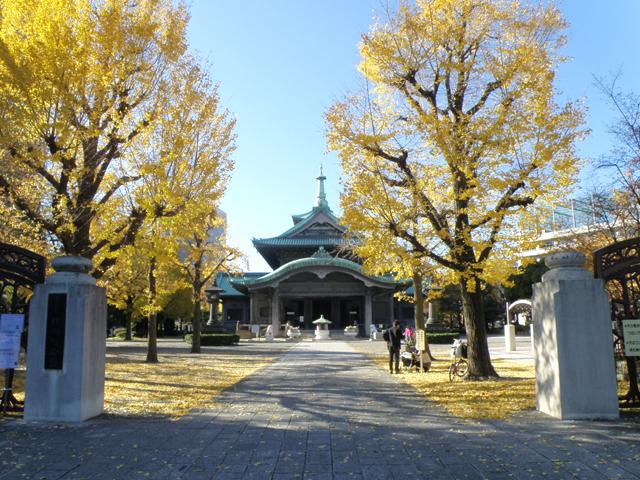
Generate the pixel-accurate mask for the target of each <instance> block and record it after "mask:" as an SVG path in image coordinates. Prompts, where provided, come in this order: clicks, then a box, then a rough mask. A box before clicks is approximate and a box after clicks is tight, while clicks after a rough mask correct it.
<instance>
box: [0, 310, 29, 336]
mask: <svg viewBox="0 0 640 480" xmlns="http://www.w3.org/2000/svg"><path fill="white" fill-rule="evenodd" d="M23 327H24V315H23V314H22V313H3V314H2V315H0V332H6V333H15V332H18V333H22V328H23Z"/></svg>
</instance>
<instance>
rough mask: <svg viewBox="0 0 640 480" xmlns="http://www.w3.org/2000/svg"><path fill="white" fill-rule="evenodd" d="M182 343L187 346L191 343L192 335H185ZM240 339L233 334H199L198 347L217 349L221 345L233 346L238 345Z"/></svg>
mask: <svg viewBox="0 0 640 480" xmlns="http://www.w3.org/2000/svg"><path fill="white" fill-rule="evenodd" d="M184 341H185V342H187V343H188V344H191V343H192V342H193V333H187V334H186V335H185V336H184ZM239 341H240V337H239V336H238V335H236V334H234V333H202V334H200V345H201V346H203V347H217V346H221V345H233V344H234V343H238V342H239Z"/></svg>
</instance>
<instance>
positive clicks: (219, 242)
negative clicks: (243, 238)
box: [174, 204, 242, 353]
mask: <svg viewBox="0 0 640 480" xmlns="http://www.w3.org/2000/svg"><path fill="white" fill-rule="evenodd" d="M214 206H215V204H214ZM194 226H195V227H196V228H194ZM176 227H177V228H176ZM174 228H175V229H176V233H177V237H176V238H177V240H178V243H179V245H180V254H179V255H178V256H177V262H176V263H177V266H178V268H179V270H180V271H181V272H182V274H183V275H184V277H185V279H186V282H187V283H188V284H189V285H190V286H191V302H192V305H193V314H192V325H193V336H192V342H191V353H200V343H201V342H200V338H201V337H200V334H201V327H202V326H201V324H200V323H201V322H200V320H201V316H202V298H203V295H204V288H205V286H206V285H208V284H210V283H211V282H212V279H214V278H215V275H216V273H217V272H219V271H221V270H225V271H227V272H228V271H230V269H232V268H233V265H234V262H235V261H237V260H238V259H240V258H241V256H242V254H241V253H240V252H239V251H238V250H236V249H234V248H231V247H229V246H228V245H227V242H226V234H225V233H226V232H225V230H226V222H225V221H224V218H223V216H222V215H221V214H220V211H219V210H218V209H212V208H211V206H209V208H208V210H207V209H205V210H204V211H202V212H201V214H200V215H199V216H198V217H197V221H196V222H192V223H191V225H182V224H181V223H180V222H176V223H174ZM178 231H179V232H180V233H178ZM211 308H215V305H212V306H211Z"/></svg>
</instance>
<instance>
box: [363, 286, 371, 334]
mask: <svg viewBox="0 0 640 480" xmlns="http://www.w3.org/2000/svg"><path fill="white" fill-rule="evenodd" d="M372 320H373V308H372V306H371V291H370V290H368V289H367V292H366V293H365V295H364V334H365V335H366V336H369V335H371V323H372Z"/></svg>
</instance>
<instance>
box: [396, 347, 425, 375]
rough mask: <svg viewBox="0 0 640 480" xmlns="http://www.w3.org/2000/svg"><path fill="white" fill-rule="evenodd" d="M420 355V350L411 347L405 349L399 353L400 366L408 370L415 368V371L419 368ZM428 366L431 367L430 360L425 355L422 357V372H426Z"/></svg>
mask: <svg viewBox="0 0 640 480" xmlns="http://www.w3.org/2000/svg"><path fill="white" fill-rule="evenodd" d="M420 355H421V352H420V351H418V350H416V349H415V348H412V349H411V350H408V349H407V350H405V351H404V352H402V354H400V361H401V362H402V366H403V367H405V368H406V369H408V370H410V369H412V368H415V370H416V372H417V371H419V370H420ZM429 368H431V360H430V359H429V358H428V357H427V358H425V359H424V362H423V364H422V370H423V371H424V372H428V371H429Z"/></svg>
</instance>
